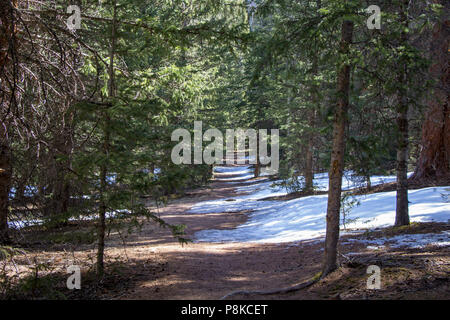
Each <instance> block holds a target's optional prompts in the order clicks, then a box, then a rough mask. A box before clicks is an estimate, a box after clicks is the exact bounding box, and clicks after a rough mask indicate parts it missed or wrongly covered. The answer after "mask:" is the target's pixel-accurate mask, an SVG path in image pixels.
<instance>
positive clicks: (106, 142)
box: [97, 1, 117, 278]
mask: <svg viewBox="0 0 450 320" xmlns="http://www.w3.org/2000/svg"><path fill="white" fill-rule="evenodd" d="M116 20H117V2H116V1H114V3H113V19H112V30H111V46H110V52H109V71H108V73H109V81H108V93H109V99H111V100H112V99H113V98H114V96H115V83H114V54H115V50H116ZM103 117H104V119H103V120H104V132H103V156H104V157H105V160H106V159H107V158H108V157H109V147H110V118H109V114H108V110H106V111H105V112H104V114H103ZM107 176H108V161H103V163H102V165H101V168H100V210H99V222H98V231H97V232H98V234H97V276H98V277H99V278H102V277H103V275H104V273H105V267H104V252H105V231H106V210H107V203H106V191H107V190H106V189H107V180H106V179H107Z"/></svg>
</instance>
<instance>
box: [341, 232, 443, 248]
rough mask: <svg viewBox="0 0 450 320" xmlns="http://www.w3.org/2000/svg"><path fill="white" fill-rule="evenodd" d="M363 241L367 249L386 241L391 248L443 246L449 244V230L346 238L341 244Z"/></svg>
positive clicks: (383, 243) (382, 245) (379, 246)
mask: <svg viewBox="0 0 450 320" xmlns="http://www.w3.org/2000/svg"><path fill="white" fill-rule="evenodd" d="M349 243H364V244H369V245H370V246H368V247H367V248H368V249H375V250H376V249H379V248H383V247H385V245H386V244H387V243H388V244H389V246H390V247H391V248H401V247H407V248H419V249H420V248H424V247H426V246H428V245H431V246H439V247H445V246H450V231H443V232H441V233H425V234H402V235H398V236H394V237H390V238H379V239H374V240H365V239H348V240H347V241H346V242H343V243H342V244H344V245H345V244H349Z"/></svg>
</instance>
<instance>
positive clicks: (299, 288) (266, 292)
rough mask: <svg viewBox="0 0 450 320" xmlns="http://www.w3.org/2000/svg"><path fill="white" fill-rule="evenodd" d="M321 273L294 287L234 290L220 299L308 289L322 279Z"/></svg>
mask: <svg viewBox="0 0 450 320" xmlns="http://www.w3.org/2000/svg"><path fill="white" fill-rule="evenodd" d="M320 275H321V274H320V273H319V274H317V275H316V276H314V278H312V279H311V280H308V281H306V282H302V283H300V284H298V285H295V286H292V287H287V288H281V289H274V290H268V291H233V292H231V293H229V294H227V295H225V296H223V297H222V298H220V300H225V299H227V298H229V297H231V296H235V295H251V294H257V295H271V294H285V293H290V292H295V291H299V290H303V289H306V288H308V287H310V286H312V285H313V284H315V283H316V282H317V281H319V280H320V279H321V277H320Z"/></svg>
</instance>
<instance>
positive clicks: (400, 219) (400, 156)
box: [395, 0, 409, 226]
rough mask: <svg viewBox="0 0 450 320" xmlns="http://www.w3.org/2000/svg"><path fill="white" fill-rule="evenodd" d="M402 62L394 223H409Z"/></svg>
mask: <svg viewBox="0 0 450 320" xmlns="http://www.w3.org/2000/svg"><path fill="white" fill-rule="evenodd" d="M407 8H408V0H403V2H402V4H401V5H400V7H399V9H400V10H399V15H400V19H401V24H402V26H403V27H404V28H407V27H408V16H407ZM400 41H401V45H404V46H407V42H408V35H407V33H406V32H405V31H402V33H401V39H400ZM401 60H403V63H401V64H400V66H399V72H398V85H399V86H400V87H399V89H398V102H397V103H398V104H397V129H398V137H397V206H396V214H395V225H396V226H404V225H409V212H408V96H407V81H408V74H407V72H408V71H407V63H408V62H407V57H405V56H402V57H401Z"/></svg>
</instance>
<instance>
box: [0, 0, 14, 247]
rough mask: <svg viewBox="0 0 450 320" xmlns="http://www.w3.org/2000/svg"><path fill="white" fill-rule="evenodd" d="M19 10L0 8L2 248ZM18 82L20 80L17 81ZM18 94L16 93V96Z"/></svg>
mask: <svg viewBox="0 0 450 320" xmlns="http://www.w3.org/2000/svg"><path fill="white" fill-rule="evenodd" d="M16 7H17V0H12V1H3V3H2V4H1V6H0V77H2V79H1V80H0V93H1V95H0V102H1V105H0V108H1V109H0V110H1V113H2V114H1V117H0V118H1V119H2V123H1V124H0V244H1V243H8V242H9V241H10V239H9V235H8V212H9V192H10V187H11V175H12V174H11V173H12V169H11V150H10V141H9V135H8V129H7V128H8V123H5V122H6V121H8V120H7V116H8V113H10V111H11V107H12V106H11V101H10V97H8V95H11V92H9V91H8V89H6V88H5V87H4V86H6V83H10V82H9V80H6V79H5V78H7V77H8V75H7V72H6V70H7V68H8V66H9V64H10V62H11V61H12V58H11V53H15V50H16V41H15V37H14V34H15V32H16V30H15V23H14V18H15V17H14V8H16ZM13 81H16V79H13ZM12 94H14V93H12Z"/></svg>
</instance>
